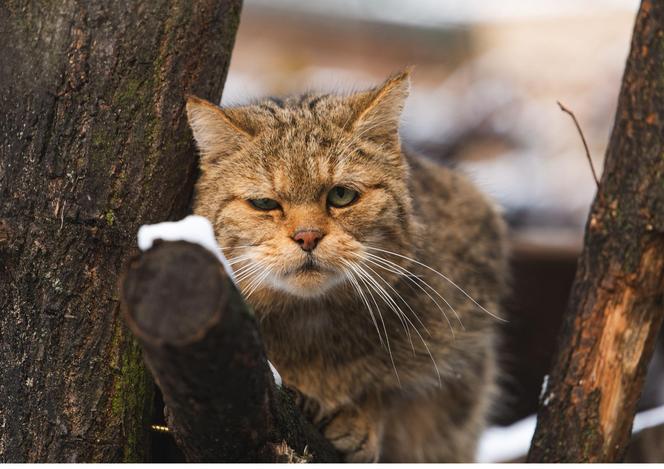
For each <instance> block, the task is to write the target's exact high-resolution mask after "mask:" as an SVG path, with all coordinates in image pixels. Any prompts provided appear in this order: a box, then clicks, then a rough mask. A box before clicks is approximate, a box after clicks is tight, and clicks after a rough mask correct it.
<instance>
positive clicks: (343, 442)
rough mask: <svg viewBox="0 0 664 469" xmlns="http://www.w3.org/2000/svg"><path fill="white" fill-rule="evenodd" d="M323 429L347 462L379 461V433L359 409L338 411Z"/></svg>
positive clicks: (324, 433) (326, 436)
mask: <svg viewBox="0 0 664 469" xmlns="http://www.w3.org/2000/svg"><path fill="white" fill-rule="evenodd" d="M321 429H322V431H323V435H324V436H325V438H327V440H328V441H329V442H330V443H332V444H333V445H334V447H335V448H337V449H338V450H339V451H340V452H341V453H343V455H344V458H345V459H346V462H377V461H378V456H379V453H380V448H379V444H378V432H377V431H376V428H375V427H374V425H372V423H371V422H370V421H369V420H368V419H367V418H366V416H365V415H364V414H362V413H361V412H359V411H358V410H357V409H351V408H344V409H343V410H340V411H337V412H336V413H335V414H334V415H333V416H331V417H329V420H327V421H325V422H324V423H323V425H322V428H321Z"/></svg>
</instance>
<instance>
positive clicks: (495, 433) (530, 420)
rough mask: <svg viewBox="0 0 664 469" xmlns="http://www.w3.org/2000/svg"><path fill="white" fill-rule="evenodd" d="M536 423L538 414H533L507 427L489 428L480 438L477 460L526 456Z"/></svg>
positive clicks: (500, 460)
mask: <svg viewBox="0 0 664 469" xmlns="http://www.w3.org/2000/svg"><path fill="white" fill-rule="evenodd" d="M536 423H537V418H536V416H535V415H531V416H529V417H526V418H525V419H523V420H519V421H518V422H515V423H513V424H512V425H509V426H507V427H491V428H488V429H487V430H486V431H485V432H484V434H483V435H482V438H481V439H480V444H479V447H478V449H477V456H476V461H477V462H503V461H511V460H514V459H517V458H519V457H522V456H525V455H526V453H528V448H530V440H532V438H533V434H534V433H535V425H536Z"/></svg>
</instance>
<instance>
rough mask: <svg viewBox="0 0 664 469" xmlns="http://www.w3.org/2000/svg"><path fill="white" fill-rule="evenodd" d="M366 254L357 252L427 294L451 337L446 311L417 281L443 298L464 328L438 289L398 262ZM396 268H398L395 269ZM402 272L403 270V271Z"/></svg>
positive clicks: (455, 313) (457, 316) (457, 315)
mask: <svg viewBox="0 0 664 469" xmlns="http://www.w3.org/2000/svg"><path fill="white" fill-rule="evenodd" d="M366 254H367V255H368V256H370V258H364V257H362V256H360V255H359V254H358V256H359V257H362V258H364V259H365V260H367V261H369V262H371V263H373V264H375V265H377V266H378V267H381V268H382V269H385V270H387V271H389V272H392V273H394V274H397V275H400V276H402V277H405V278H406V279H407V280H409V281H410V282H411V283H412V284H413V285H415V286H416V287H418V288H419V289H420V290H421V291H422V292H424V294H425V295H427V296H428V297H429V299H431V301H433V302H434V304H435V305H436V306H437V307H438V309H439V310H440V312H441V313H442V314H443V317H444V318H445V321H446V322H447V324H448V326H449V327H450V331H451V332H452V337H453V338H455V333H454V328H453V327H452V323H451V322H450V319H449V318H448V317H447V313H445V310H444V309H443V307H442V306H441V305H440V304H439V303H438V302H437V301H436V299H435V298H434V297H432V296H431V295H430V294H429V292H428V291H426V290H425V289H424V288H423V287H422V285H420V284H419V283H417V282H420V283H421V284H424V285H425V286H426V287H428V288H429V289H431V291H433V292H434V293H435V294H436V295H437V296H438V297H439V298H440V299H441V300H443V301H444V302H445V304H446V305H447V307H448V308H450V309H451V310H452V312H453V313H454V316H455V317H456V319H457V321H459V324H460V325H461V328H462V329H464V330H465V329H466V327H465V326H464V325H463V322H462V321H461V317H460V316H459V314H458V313H457V312H456V310H455V309H454V308H453V307H452V305H451V304H450V303H449V302H448V301H447V300H446V299H445V297H444V296H442V295H441V294H440V293H438V291H436V289H435V288H433V287H432V286H431V285H429V284H428V283H427V282H425V281H424V280H422V279H421V278H420V277H419V276H417V275H413V274H412V272H410V271H409V270H407V269H404V268H403V267H401V266H400V265H398V264H395V263H394V262H392V261H389V260H387V259H383V258H382V257H379V256H376V255H374V254H371V253H366ZM382 263H385V264H386V265H387V267H386V266H385V265H381V264H382ZM397 269H398V270H397ZM404 272H405V273H404Z"/></svg>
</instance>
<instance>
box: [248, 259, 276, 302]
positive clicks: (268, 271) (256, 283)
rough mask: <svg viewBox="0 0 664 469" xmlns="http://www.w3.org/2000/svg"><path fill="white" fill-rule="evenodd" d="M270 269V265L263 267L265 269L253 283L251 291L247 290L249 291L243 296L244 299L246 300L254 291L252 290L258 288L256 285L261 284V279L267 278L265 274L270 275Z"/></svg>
mask: <svg viewBox="0 0 664 469" xmlns="http://www.w3.org/2000/svg"><path fill="white" fill-rule="evenodd" d="M271 271H272V269H270V266H267V267H266V268H265V270H264V271H263V272H262V273H261V274H260V277H259V278H258V281H257V282H255V285H254V286H253V287H251V291H249V292H248V293H247V294H246V295H245V296H244V299H245V300H248V299H249V297H250V296H251V294H252V293H254V292H255V291H256V290H257V289H258V287H260V286H261V284H262V283H263V281H264V280H265V279H266V278H267V276H268V275H270V273H271Z"/></svg>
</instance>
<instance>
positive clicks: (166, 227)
mask: <svg viewBox="0 0 664 469" xmlns="http://www.w3.org/2000/svg"><path fill="white" fill-rule="evenodd" d="M158 239H162V240H164V241H187V242H189V243H194V244H198V245H200V246H203V247H204V248H205V249H207V250H208V251H210V252H211V253H212V254H214V255H215V256H217V259H219V262H221V264H222V265H223V266H224V269H225V270H226V273H227V274H228V276H229V277H230V279H231V280H232V281H233V283H235V276H234V275H233V269H232V268H231V266H230V264H229V263H228V261H227V260H226V257H224V254H223V252H222V251H221V248H220V247H219V245H218V244H217V239H216V238H215V236H214V229H213V228H212V224H211V223H210V222H209V220H208V219H207V218H205V217H201V216H199V215H189V216H188V217H186V218H183V219H182V220H180V221H167V222H163V223H157V224H155V225H143V226H141V227H140V228H139V229H138V248H139V249H140V250H141V251H147V250H148V249H150V248H151V247H152V246H153V245H154V242H155V241H156V240H158ZM268 365H270V370H271V371H272V376H274V381H275V383H277V386H281V383H282V381H281V375H280V374H279V372H278V371H277V369H276V368H275V367H274V365H273V364H272V363H270V362H269V361H268Z"/></svg>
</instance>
